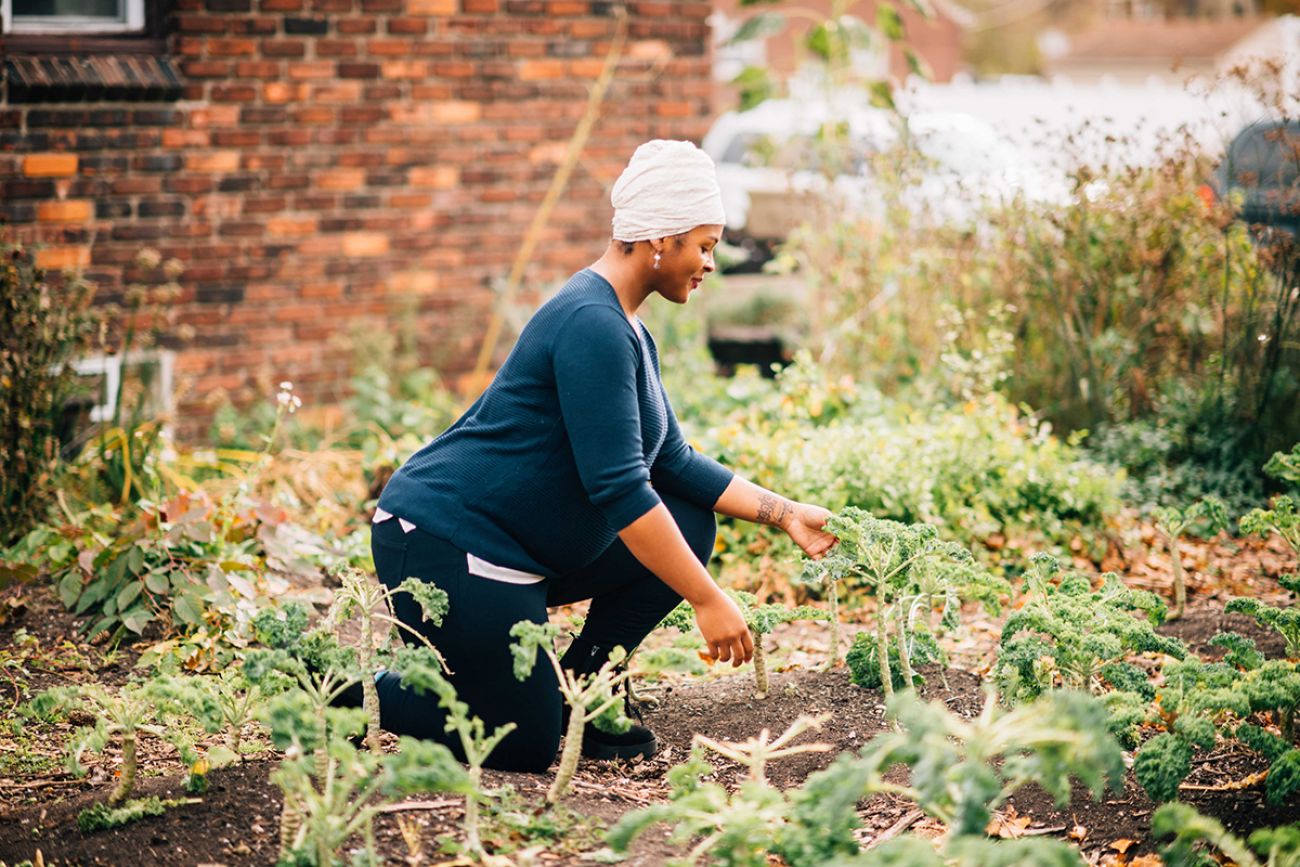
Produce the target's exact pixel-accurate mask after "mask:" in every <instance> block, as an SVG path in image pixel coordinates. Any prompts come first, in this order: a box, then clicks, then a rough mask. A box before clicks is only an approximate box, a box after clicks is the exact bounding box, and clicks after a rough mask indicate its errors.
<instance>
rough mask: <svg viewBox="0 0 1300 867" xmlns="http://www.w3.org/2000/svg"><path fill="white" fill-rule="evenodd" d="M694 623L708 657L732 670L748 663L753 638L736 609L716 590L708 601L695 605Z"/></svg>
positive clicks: (734, 605) (752, 653)
mask: <svg viewBox="0 0 1300 867" xmlns="http://www.w3.org/2000/svg"><path fill="white" fill-rule="evenodd" d="M695 623H696V625H698V626H699V627H700V634H701V635H703V636H704V640H705V642H706V643H707V644H708V646H709V656H710V657H712V658H713V659H715V660H721V661H722V662H730V663H731V665H732V667H733V668H734V667H736V666H738V665H741V664H743V663H746V662H749V660H750V659H752V658H753V656H754V639H753V638H752V637H750V634H749V627H748V626H746V625H745V617H744V615H743V614H741V613H740V607H739V606H738V605H736V603H735V602H734V601H733V600H732V598H731V597H730V596H728V595H727V594H725V593H723V592H722V591H721V590H719V591H718V592H717V593H716V594H713V595H711V596H710V597H709V599H708V601H706V602H701V603H698V604H696V605H695Z"/></svg>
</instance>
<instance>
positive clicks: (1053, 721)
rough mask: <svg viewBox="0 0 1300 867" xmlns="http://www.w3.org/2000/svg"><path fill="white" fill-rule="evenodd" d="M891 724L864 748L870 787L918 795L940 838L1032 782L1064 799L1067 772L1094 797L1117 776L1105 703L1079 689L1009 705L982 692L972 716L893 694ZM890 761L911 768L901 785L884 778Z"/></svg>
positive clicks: (1116, 782)
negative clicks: (894, 725) (942, 831)
mask: <svg viewBox="0 0 1300 867" xmlns="http://www.w3.org/2000/svg"><path fill="white" fill-rule="evenodd" d="M889 711H890V714H891V715H892V716H893V717H894V718H895V719H896V720H897V722H898V724H899V728H898V730H897V731H894V732H888V733H885V734H882V735H879V736H877V737H876V738H875V739H873V740H872V741H871V743H869V744H867V746H866V747H864V748H863V750H862V753H861V761H862V763H863V765H864V766H865V768H866V769H867V770H868V771H869V775H870V782H869V783H868V790H869V791H887V792H894V793H896V794H899V795H902V796H904V797H906V798H909V799H910V800H912V801H915V802H916V804H917V805H918V806H919V807H921V809H923V810H925V811H926V813H928V814H929V815H931V816H934V817H935V818H937V819H939V820H940V821H942V822H944V823H945V824H946V825H947V826H948V830H947V832H946V835H945V836H946V837H947V838H953V837H957V836H964V835H982V834H983V833H984V829H985V828H986V827H987V826H988V823H989V819H990V818H991V816H992V813H993V811H994V810H996V809H998V808H999V807H1001V806H1002V805H1003V804H1005V803H1006V801H1007V799H1008V798H1010V797H1011V795H1012V794H1014V793H1015V792H1016V791H1017V790H1018V789H1020V788H1021V787H1022V786H1025V785H1027V784H1028V783H1031V782H1034V783H1037V784H1038V785H1040V786H1042V788H1043V789H1045V790H1046V791H1047V792H1048V794H1050V795H1052V796H1053V797H1054V798H1055V799H1056V802H1057V804H1058V805H1063V804H1064V803H1065V802H1066V801H1068V800H1069V796H1070V784H1071V778H1077V779H1078V780H1079V781H1080V782H1082V783H1083V784H1084V785H1085V786H1086V787H1087V788H1088V789H1089V791H1090V792H1091V793H1092V795H1093V796H1094V797H1097V796H1100V795H1101V794H1102V792H1103V791H1105V790H1106V788H1107V787H1108V786H1109V787H1110V788H1113V789H1118V788H1119V787H1120V786H1121V784H1122V781H1123V778H1124V759H1123V753H1122V752H1121V750H1120V747H1119V744H1118V743H1117V742H1116V741H1115V739H1114V738H1113V737H1112V736H1111V735H1110V734H1109V732H1108V731H1107V725H1106V711H1105V708H1104V707H1103V706H1102V705H1101V703H1100V702H1098V701H1097V700H1096V699H1094V698H1092V697H1091V696H1089V695H1087V694H1085V693H1080V692H1053V693H1049V694H1047V695H1045V696H1042V697H1041V698H1039V699H1037V700H1036V701H1034V702H1032V703H1030V704H1025V705H1021V706H1019V707H1017V708H1014V709H1012V710H1009V711H1008V710H1004V709H1002V708H1001V707H1000V705H999V704H998V701H997V697H996V696H995V695H994V694H993V693H989V695H988V697H987V699H986V700H985V703H984V709H983V710H982V711H981V712H980V714H979V716H977V717H975V718H974V719H971V720H966V719H962V718H961V717H959V716H957V715H955V714H953V713H952V712H951V711H949V710H948V709H947V708H946V707H945V706H944V705H943V703H942V702H924V701H922V700H921V699H919V698H917V697H916V696H915V694H914V693H911V692H904V693H899V694H898V696H896V697H895V698H894V699H893V700H892V701H891V702H890V704H889ZM896 764H905V765H907V766H908V767H910V768H911V780H910V783H909V784H908V785H901V784H896V783H891V782H887V781H886V780H885V779H884V776H885V773H886V772H887V771H888V770H889V769H890V768H891V767H893V766H894V765H896Z"/></svg>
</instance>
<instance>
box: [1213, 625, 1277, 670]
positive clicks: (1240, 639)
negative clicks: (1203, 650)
mask: <svg viewBox="0 0 1300 867" xmlns="http://www.w3.org/2000/svg"><path fill="white" fill-rule="evenodd" d="M1210 645H1211V646H1213V647H1222V648H1223V649H1224V650H1225V651H1227V653H1225V654H1224V657H1223V661H1224V663H1226V664H1227V665H1231V666H1233V667H1235V668H1240V669H1242V670H1244V671H1251V670H1253V669H1256V668H1259V667H1260V666H1261V665H1263V664H1264V654H1262V653H1260V652H1259V650H1258V649H1257V648H1256V646H1255V641H1254V639H1252V638H1247V637H1246V636H1244V635H1240V634H1239V633H1236V632H1220V633H1219V634H1218V635H1216V636H1214V637H1213V638H1211V639H1210Z"/></svg>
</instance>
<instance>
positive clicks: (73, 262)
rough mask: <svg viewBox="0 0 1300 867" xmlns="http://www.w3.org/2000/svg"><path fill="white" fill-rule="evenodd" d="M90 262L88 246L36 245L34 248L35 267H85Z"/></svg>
mask: <svg viewBox="0 0 1300 867" xmlns="http://www.w3.org/2000/svg"><path fill="white" fill-rule="evenodd" d="M89 264H90V247H88V246H85V245H79V246H75V247H38V248H37V249H36V267H37V268H44V269H46V270H47V271H57V270H60V269H62V268H85V267H86V266H88V265H89Z"/></svg>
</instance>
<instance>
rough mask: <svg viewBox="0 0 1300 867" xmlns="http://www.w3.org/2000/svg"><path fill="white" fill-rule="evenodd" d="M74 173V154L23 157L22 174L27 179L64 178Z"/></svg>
mask: <svg viewBox="0 0 1300 867" xmlns="http://www.w3.org/2000/svg"><path fill="white" fill-rule="evenodd" d="M76 173H77V155H76V154H28V155H27V156H25V157H23V174H24V175H26V176H27V177H29V178H66V177H71V176H72V175H75V174H76Z"/></svg>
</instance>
